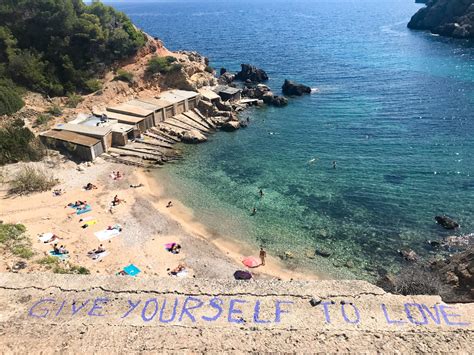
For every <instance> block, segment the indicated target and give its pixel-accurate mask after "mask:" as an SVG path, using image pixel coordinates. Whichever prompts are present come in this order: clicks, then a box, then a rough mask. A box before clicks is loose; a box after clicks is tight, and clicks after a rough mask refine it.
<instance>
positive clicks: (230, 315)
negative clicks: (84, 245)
mask: <svg viewBox="0 0 474 355" xmlns="http://www.w3.org/2000/svg"><path fill="white" fill-rule="evenodd" d="M473 320H474V304H472V303H471V304H450V305H446V304H444V303H443V302H441V299H440V298H439V297H437V296H407V297H404V296H396V295H391V294H388V293H385V292H384V291H383V290H382V289H380V288H378V287H376V286H373V285H371V284H369V283H366V282H363V281H317V282H296V281H293V282H281V281H251V282H244V281H224V280H222V281H221V280H198V279H183V280H180V279H174V278H169V279H155V278H149V279H147V278H137V279H135V278H131V277H118V276H106V277H104V276H101V277H99V276H72V275H51V274H27V275H25V274H23V275H19V274H0V343H1V344H2V345H3V348H4V349H6V350H7V351H10V352H18V353H25V352H39V351H45V352H46V353H50V352H57V351H65V352H81V353H86V352H92V351H94V352H99V353H117V352H128V351H176V352H178V351H183V350H186V351H189V352H206V351H210V350H214V351H226V352H228V351H234V352H248V351H283V352H289V351H291V352H294V351H296V352H316V351H320V352H327V351H332V352H334V351H364V352H377V351H391V352H394V351H396V352H405V351H411V352H413V351H422V352H433V351H449V352H466V353H469V352H471V353H472V352H474V345H473V344H474V325H473V324H472V322H473Z"/></svg>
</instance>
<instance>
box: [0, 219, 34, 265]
mask: <svg viewBox="0 0 474 355" xmlns="http://www.w3.org/2000/svg"><path fill="white" fill-rule="evenodd" d="M25 232H26V228H25V226H24V225H23V224H10V223H6V224H3V223H2V224H0V244H2V245H3V246H4V247H5V248H6V249H7V250H9V251H10V252H11V253H12V254H14V255H17V256H19V257H20V258H23V259H29V258H31V257H32V256H33V255H34V252H33V250H32V249H31V243H30V241H29V239H28V238H27V237H26V235H25Z"/></svg>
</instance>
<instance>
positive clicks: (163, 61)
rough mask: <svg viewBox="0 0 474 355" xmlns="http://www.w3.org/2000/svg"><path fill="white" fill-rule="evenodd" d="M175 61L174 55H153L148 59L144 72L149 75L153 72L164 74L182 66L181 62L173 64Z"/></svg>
mask: <svg viewBox="0 0 474 355" xmlns="http://www.w3.org/2000/svg"><path fill="white" fill-rule="evenodd" d="M175 62H176V58H175V57H171V56H167V57H157V56H154V57H153V58H151V59H150V60H149V61H148V65H147V68H146V73H147V74H149V75H153V74H157V73H160V74H166V73H170V72H173V71H178V70H180V69H181V68H182V65H181V64H179V63H178V64H173V63H175Z"/></svg>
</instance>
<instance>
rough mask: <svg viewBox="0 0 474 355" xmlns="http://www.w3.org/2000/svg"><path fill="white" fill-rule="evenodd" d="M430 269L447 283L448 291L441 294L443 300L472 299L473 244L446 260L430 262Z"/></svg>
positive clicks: (473, 297) (473, 288) (470, 300)
mask: <svg viewBox="0 0 474 355" xmlns="http://www.w3.org/2000/svg"><path fill="white" fill-rule="evenodd" d="M430 269H431V270H432V271H433V272H434V273H436V274H437V275H438V276H439V278H440V279H441V280H443V281H444V282H445V283H446V284H447V285H449V289H450V292H447V294H445V295H442V296H443V299H444V300H445V301H448V302H473V301H474V246H471V247H469V248H468V249H467V250H465V251H463V252H461V253H457V254H454V255H453V256H451V257H449V258H448V259H446V260H442V261H440V260H437V261H434V262H432V263H431V264H430Z"/></svg>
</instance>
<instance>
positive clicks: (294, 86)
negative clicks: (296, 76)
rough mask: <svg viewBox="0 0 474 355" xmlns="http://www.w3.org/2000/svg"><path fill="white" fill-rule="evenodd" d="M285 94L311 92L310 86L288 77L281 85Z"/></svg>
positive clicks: (299, 94)
mask: <svg viewBox="0 0 474 355" xmlns="http://www.w3.org/2000/svg"><path fill="white" fill-rule="evenodd" d="M281 90H282V91H283V94H285V95H290V96H301V95H303V94H311V88H310V87H309V86H306V85H303V84H298V83H295V82H294V81H291V80H288V79H286V80H285V82H284V83H283V86H282V87H281Z"/></svg>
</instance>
